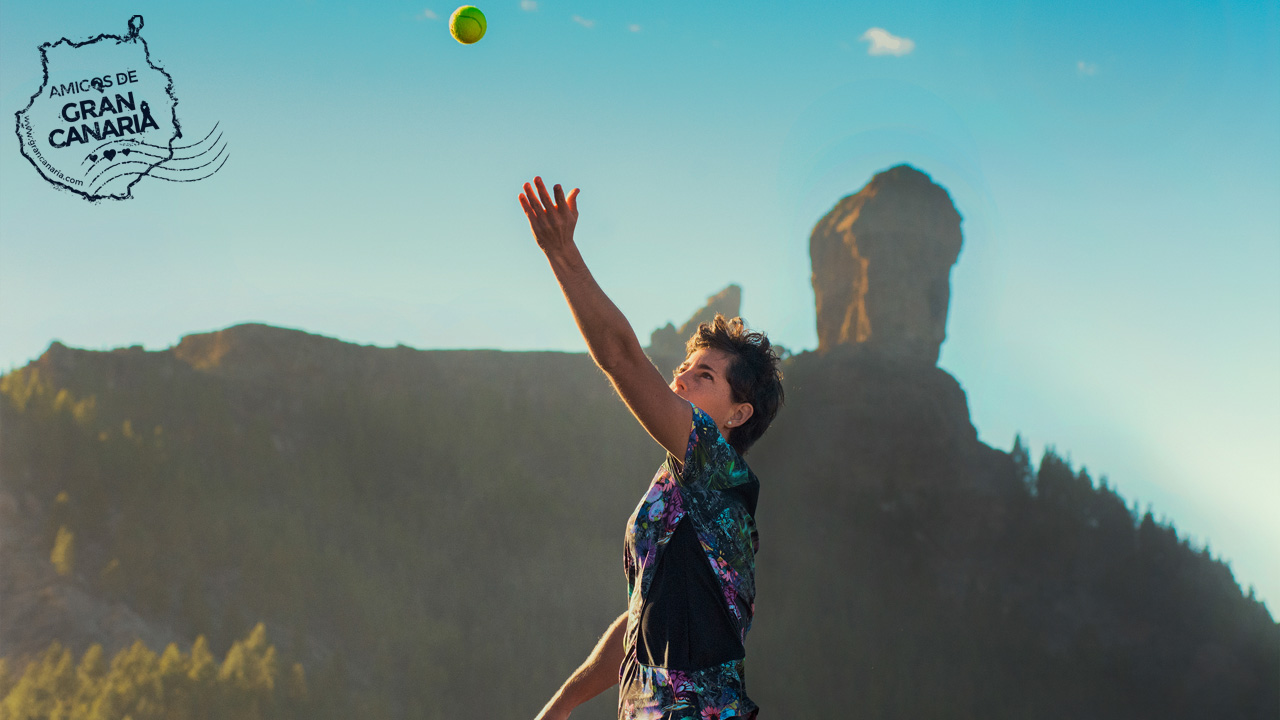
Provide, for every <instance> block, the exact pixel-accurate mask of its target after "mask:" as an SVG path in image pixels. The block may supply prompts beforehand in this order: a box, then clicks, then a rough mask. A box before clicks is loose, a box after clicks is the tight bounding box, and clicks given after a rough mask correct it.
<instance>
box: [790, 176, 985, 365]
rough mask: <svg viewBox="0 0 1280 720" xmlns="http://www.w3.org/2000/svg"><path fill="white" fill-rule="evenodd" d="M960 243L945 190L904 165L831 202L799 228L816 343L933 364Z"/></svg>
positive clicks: (957, 218) (957, 219) (823, 350)
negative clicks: (805, 240) (805, 244)
mask: <svg viewBox="0 0 1280 720" xmlns="http://www.w3.org/2000/svg"><path fill="white" fill-rule="evenodd" d="M960 244H961V235H960V214H959V213H958V212H956V209H955V207H954V206H953V205H952V203H951V197H950V196H949V195H948V194H947V191H946V190H945V189H944V188H942V187H940V186H938V185H936V184H934V183H933V181H931V180H930V179H929V176H928V175H925V174H924V173H922V172H920V171H919V170H916V169H915V168H912V167H910V166H908V165H898V166H896V167H893V168H890V169H888V170H885V171H884V172H882V173H879V174H877V175H876V176H875V177H873V178H872V179H871V182H869V183H867V185H866V186H865V187H863V188H862V190H860V191H858V192H857V193H856V194H854V195H850V196H848V197H846V198H844V199H843V200H841V201H840V202H839V203H837V204H836V206H835V208H833V209H832V210H831V212H829V213H827V214H826V216H824V217H823V218H822V220H820V221H819V222H818V224H817V225H816V226H815V227H814V229H813V233H812V234H811V235H810V237H809V255H810V259H811V261H812V263H813V276H812V278H813V293H814V296H815V297H816V299H817V315H818V318H817V320H818V352H819V353H826V352H828V351H830V350H832V349H834V348H836V347H837V346H841V345H848V346H853V347H856V348H857V349H858V350H859V351H863V352H866V351H870V352H872V353H874V354H876V355H879V356H882V357H886V358H891V359H895V360H906V361H922V362H926V363H928V364H930V365H932V364H935V363H937V361H938V351H939V347H940V346H941V345H942V341H943V340H944V339H945V337H946V325H947V303H948V301H949V299H950V296H951V266H952V265H954V264H955V262H956V258H957V257H958V256H959V254H960Z"/></svg>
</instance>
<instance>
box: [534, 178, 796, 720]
mask: <svg viewBox="0 0 1280 720" xmlns="http://www.w3.org/2000/svg"><path fill="white" fill-rule="evenodd" d="M534 183H536V185H537V192H536V194H535V191H534V189H533V187H531V186H530V185H529V183H525V185H524V192H523V193H521V195H520V205H521V207H523V208H524V211H525V215H526V216H527V217H528V218H529V226H530V228H531V229H532V230H533V235H534V237H535V238H536V239H537V241H538V247H540V248H542V251H543V253H545V254H546V256H547V260H548V261H549V262H550V263H551V269H552V271H553V272H554V273H555V276H556V280H557V281H559V283H560V288H561V290H563V291H564V296H565V299H566V300H567V301H568V302H569V308H570V309H571V310H572V311H573V317H574V319H575V320H576V321H577V323H578V328H579V329H580V330H581V331H582V336H583V338H585V339H586V341H587V348H588V349H589V350H590V352H591V357H592V359H594V360H595V362H596V364H597V365H599V366H600V369H602V370H604V372H605V374H606V375H608V376H609V380H610V381H611V382H612V383H613V386H614V388H616V389H617V391H618V394H619V395H620V396H621V397H622V399H623V401H624V402H626V404H627V407H628V408H629V409H630V410H631V412H632V414H633V415H635V416H636V419H637V420H639V421H640V424H641V425H643V426H644V429H645V430H647V431H648V432H649V435H651V436H652V437H653V439H654V440H656V441H657V442H658V444H659V445H661V446H662V447H664V448H666V450H667V459H666V462H664V463H663V464H662V466H661V467H660V468H659V469H658V473H657V475H655V476H654V479H653V482H652V483H651V484H650V486H649V491H648V492H647V493H645V495H644V497H643V498H641V500H640V504H639V505H638V506H637V507H636V511H635V513H633V514H632V516H631V518H630V519H629V520H628V523H627V531H626V538H625V540H626V542H625V546H626V555H625V568H626V573H627V596H628V598H629V602H628V608H627V612H625V613H623V614H622V615H621V616H619V617H618V619H617V620H615V621H614V622H613V624H612V625H611V626H610V627H609V629H608V630H607V631H606V632H605V634H604V636H603V637H602V638H601V639H600V642H599V643H598V644H597V645H596V648H595V650H594V651H593V652H592V654H591V656H590V657H589V658H588V659H587V661H586V662H585V663H583V664H582V666H581V667H579V668H578V669H577V671H575V672H574V673H573V675H572V676H571V677H570V678H569V679H568V680H567V681H566V682H565V683H564V685H563V686H562V687H561V688H560V690H559V691H557V692H556V694H555V696H553V697H552V699H551V700H550V702H548V703H547V705H546V707H544V708H543V710H542V712H541V713H540V714H539V716H538V718H539V720H552V719H558V718H567V717H569V713H570V712H571V711H572V710H573V709H574V708H575V707H577V706H578V705H580V704H582V703H584V702H586V701H587V700H590V699H591V698H593V697H595V696H596V695H599V694H600V693H601V692H603V691H605V690H607V689H608V688H610V687H612V686H613V684H614V683H618V684H619V689H618V717H619V718H620V720H659V719H660V718H661V719H662V720H680V719H683V718H691V719H696V720H710V719H711V718H718V719H721V720H723V719H724V718H734V717H739V718H755V716H756V712H757V710H758V708H757V707H756V704H755V703H754V702H752V701H751V699H750V698H748V697H747V694H746V684H745V677H744V672H743V659H744V657H745V655H746V652H745V648H744V642H745V640H746V636H747V630H749V629H750V627H751V618H752V615H753V612H754V609H755V608H754V603H755V553H756V551H757V550H758V548H759V542H758V536H757V534H756V525H755V509H756V497H757V495H758V493H759V490H760V482H759V480H758V479H757V478H756V476H755V474H754V473H752V472H751V470H750V469H749V468H748V467H747V465H746V462H745V461H743V459H742V456H743V455H744V454H745V453H746V451H747V449H748V448H749V447H750V446H751V445H752V443H754V442H755V441H756V440H757V439H759V437H760V436H761V435H762V434H764V431H765V430H766V429H767V428H768V427H769V423H770V422H772V421H773V418H774V416H775V415H776V414H777V412H778V407H779V406H780V405H781V404H782V401H783V392H782V382H781V380H782V374H781V372H779V370H778V357H777V355H776V353H775V352H774V351H773V349H772V347H771V346H770V344H769V340H768V338H766V337H765V336H764V335H763V334H762V333H749V332H747V331H746V328H745V327H744V326H743V324H742V321H741V318H734V319H733V320H732V321H729V320H726V319H725V318H724V317H723V316H721V315H719V314H717V315H716V318H715V321H714V322H712V323H703V324H702V325H700V326H699V327H698V331H697V333H696V334H695V335H694V336H693V337H692V338H690V339H689V341H688V343H687V345H686V349H687V357H686V358H685V361H684V363H683V364H681V366H680V368H679V369H678V370H676V373H675V378H674V379H673V380H672V381H671V383H670V385H668V384H667V383H666V381H665V380H664V379H663V378H662V375H661V373H659V372H658V370H657V368H655V367H654V366H653V363H651V362H650V361H649V358H648V357H646V356H645V354H644V351H643V350H642V349H641V347H640V342H639V341H638V340H637V339H636V336H635V333H634V332H633V331H632V330H631V325H630V324H629V323H628V322H627V319H626V318H625V317H623V316H622V313H621V312H620V311H619V310H618V308H617V307H616V306H615V305H614V304H613V303H612V302H611V301H610V300H609V298H608V297H606V296H605V294H604V292H603V291H602V290H601V289H600V286H599V285H597V284H596V282H595V280H594V279H593V278H592V277H591V273H590V271H588V270H587V266H586V264H585V263H584V262H583V260H582V256H581V254H579V252H578V248H577V246H576V245H574V242H573V229H574V226H575V225H576V223H577V220H578V202H577V199H578V190H577V189H576V188H575V189H574V190H573V191H572V192H570V193H569V196H568V198H565V195H564V191H563V190H562V189H561V187H560V186H559V185H556V186H555V198H554V200H553V199H552V197H551V195H550V194H549V193H548V192H547V188H546V186H545V185H543V183H542V178H534Z"/></svg>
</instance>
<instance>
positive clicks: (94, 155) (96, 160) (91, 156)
mask: <svg viewBox="0 0 1280 720" xmlns="http://www.w3.org/2000/svg"><path fill="white" fill-rule="evenodd" d="M89 159H90V160H92V161H93V162H98V156H97V154H93V155H90V156H89Z"/></svg>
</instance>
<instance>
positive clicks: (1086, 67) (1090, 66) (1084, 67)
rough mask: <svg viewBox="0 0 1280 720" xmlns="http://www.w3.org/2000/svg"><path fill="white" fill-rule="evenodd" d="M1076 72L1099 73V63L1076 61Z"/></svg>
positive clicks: (1083, 73) (1082, 73)
mask: <svg viewBox="0 0 1280 720" xmlns="http://www.w3.org/2000/svg"><path fill="white" fill-rule="evenodd" d="M1076 72H1078V73H1080V74H1081V75H1097V74H1098V65H1097V63H1087V62H1085V61H1083V60H1081V61H1080V62H1078V63H1076Z"/></svg>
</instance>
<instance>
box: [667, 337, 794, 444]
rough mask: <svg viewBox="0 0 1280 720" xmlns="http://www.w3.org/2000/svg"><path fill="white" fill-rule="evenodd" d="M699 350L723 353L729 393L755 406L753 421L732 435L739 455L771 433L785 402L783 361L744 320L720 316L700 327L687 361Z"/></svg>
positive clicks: (691, 340) (687, 350)
mask: <svg viewBox="0 0 1280 720" xmlns="http://www.w3.org/2000/svg"><path fill="white" fill-rule="evenodd" d="M699 348H713V349H716V350H723V351H725V352H726V353H728V354H729V355H730V357H731V359H730V361H729V372H728V380H729V390H730V392H731V393H732V395H733V401H734V402H736V403H743V402H749V403H751V408H752V413H751V417H750V418H748V419H747V422H746V423H744V424H743V425H742V427H736V428H734V429H733V432H731V433H730V434H729V444H730V445H731V446H732V447H733V449H734V450H737V451H738V454H739V455H746V453H747V449H748V448H750V447H751V446H752V445H754V444H755V442H756V440H759V439H760V436H761V435H764V431H765V430H768V429H769V424H770V423H772V422H773V418H774V417H776V416H777V414H778V408H780V407H782V403H783V400H784V399H785V398H784V396H783V392H782V370H780V369H779V367H778V365H779V364H780V363H781V358H780V357H779V356H778V352H777V350H775V349H774V347H773V346H772V345H770V344H769V338H767V337H765V334H764V333H762V332H749V331H748V330H747V326H746V324H745V323H743V322H742V318H740V317H736V318H733V319H732V320H729V319H726V318H725V316H723V315H721V314H720V313H716V317H715V319H714V320H712V321H711V322H704V323H701V324H699V325H698V329H697V330H696V331H695V332H694V333H693V337H691V338H689V341H688V342H686V343H685V346H684V349H685V357H686V358H688V357H689V356H690V355H692V354H693V352H694V351H696V350H698V349H699Z"/></svg>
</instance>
